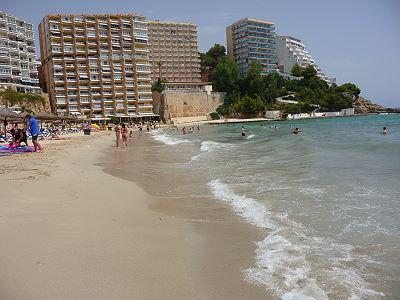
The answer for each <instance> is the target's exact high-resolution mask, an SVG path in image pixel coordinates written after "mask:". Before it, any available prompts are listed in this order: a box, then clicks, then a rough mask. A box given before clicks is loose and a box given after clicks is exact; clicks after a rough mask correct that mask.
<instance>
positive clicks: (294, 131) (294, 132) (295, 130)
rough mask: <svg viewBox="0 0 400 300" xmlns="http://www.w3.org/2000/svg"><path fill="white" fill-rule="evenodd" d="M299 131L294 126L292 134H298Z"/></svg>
mask: <svg viewBox="0 0 400 300" xmlns="http://www.w3.org/2000/svg"><path fill="white" fill-rule="evenodd" d="M300 132H301V129H300V128H297V127H296V128H295V129H294V130H293V131H292V134H299V133H300Z"/></svg>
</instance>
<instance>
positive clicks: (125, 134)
mask: <svg viewBox="0 0 400 300" xmlns="http://www.w3.org/2000/svg"><path fill="white" fill-rule="evenodd" d="M121 134H122V142H123V144H124V147H128V128H126V126H125V123H122V128H121Z"/></svg>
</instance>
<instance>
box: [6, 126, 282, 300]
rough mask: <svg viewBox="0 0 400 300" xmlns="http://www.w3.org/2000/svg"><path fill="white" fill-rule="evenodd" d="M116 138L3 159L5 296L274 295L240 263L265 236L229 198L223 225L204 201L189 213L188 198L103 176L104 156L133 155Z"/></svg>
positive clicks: (52, 145) (82, 141) (63, 143)
mask: <svg viewBox="0 0 400 300" xmlns="http://www.w3.org/2000/svg"><path fill="white" fill-rule="evenodd" d="M113 137H114V136H113V135H112V134H109V133H108V132H107V133H104V134H95V135H92V136H88V137H82V138H78V139H76V140H75V139H74V140H70V141H60V142H58V141H57V142H56V143H49V145H48V147H46V150H45V152H44V153H30V154H28V155H19V156H14V157H9V156H8V157H5V158H0V159H2V160H3V161H4V163H3V161H2V168H1V172H0V188H1V189H2V192H3V195H7V197H2V199H1V201H2V206H1V208H0V225H1V226H0V236H1V238H2V240H3V241H6V242H5V243H4V245H3V247H1V248H0V265H1V269H2V271H1V273H0V276H1V278H2V279H1V281H0V298H2V299H10V298H13V299H15V298H18V299H26V298H29V299H49V298H58V299H66V298H69V299H70V298H96V299H111V298H119V299H132V298H163V299H177V298H186V299H204V298H218V299H232V298H234V297H239V298H243V297H250V298H252V299H265V298H266V297H267V298H268V296H267V295H268V294H267V291H266V290H265V289H264V287H260V286H257V285H253V284H250V283H248V282H246V281H244V279H243V274H242V271H241V268H240V267H239V266H241V267H250V266H251V265H252V264H253V263H254V261H253V258H252V257H253V256H254V252H252V251H254V249H255V244H254V241H255V240H257V239H254V236H257V235H260V234H261V233H260V232H258V233H257V231H256V230H254V228H252V227H251V226H249V225H248V224H245V223H244V222H241V221H240V220H239V218H238V217H237V216H235V215H233V213H231V212H229V209H228V208H226V207H225V208H223V207H222V205H220V204H217V206H220V209H222V210H223V211H225V212H224V215H223V214H221V215H220V217H221V218H222V221H221V220H220V219H218V220H214V221H215V222H214V221H213V222H203V221H204V219H202V218H199V215H198V213H204V212H202V211H199V210H198V209H196V207H191V208H190V211H186V213H183V214H182V212H183V211H184V210H185V209H186V208H187V207H185V205H184V203H185V202H182V201H176V202H171V201H164V200H165V199H156V198H154V197H153V196H151V195H149V194H148V193H147V192H146V191H145V190H144V189H143V188H141V187H140V186H139V185H137V184H136V183H134V182H132V181H127V180H125V179H122V178H121V176H118V177H116V176H111V175H109V174H107V172H103V170H102V167H100V166H99V164H101V163H102V159H103V158H104V155H108V154H109V153H110V151H112V152H113V153H114V154H115V156H116V157H122V156H124V155H125V154H127V153H128V152H127V151H125V150H115V149H113V148H112V146H111V145H113V142H114V141H113ZM144 141H145V138H142V140H141V141H136V142H137V144H138V145H139V144H142V143H143V142H144ZM143 153H145V152H143ZM10 183H12V184H10ZM202 208H203V209H204V207H202ZM224 221H227V222H224ZM233 230H234V231H233ZM232 231H233V232H236V233H237V234H235V235H233V234H232ZM238 236H240V237H242V236H243V237H244V240H241V239H240V238H238ZM232 247H233V249H232ZM270 298H274V297H270Z"/></svg>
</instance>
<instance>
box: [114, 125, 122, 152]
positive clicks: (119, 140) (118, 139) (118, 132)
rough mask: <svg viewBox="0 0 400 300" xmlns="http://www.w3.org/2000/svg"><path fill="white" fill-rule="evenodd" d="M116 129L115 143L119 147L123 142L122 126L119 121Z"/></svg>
mask: <svg viewBox="0 0 400 300" xmlns="http://www.w3.org/2000/svg"><path fill="white" fill-rule="evenodd" d="M114 131H115V143H116V146H117V148H118V147H119V144H120V142H121V126H119V123H117V124H116V125H115V128H114Z"/></svg>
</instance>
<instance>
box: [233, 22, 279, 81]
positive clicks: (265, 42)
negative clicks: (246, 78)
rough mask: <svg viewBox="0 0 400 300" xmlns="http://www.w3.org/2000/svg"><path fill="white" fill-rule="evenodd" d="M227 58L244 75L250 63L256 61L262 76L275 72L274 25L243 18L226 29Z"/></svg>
mask: <svg viewBox="0 0 400 300" xmlns="http://www.w3.org/2000/svg"><path fill="white" fill-rule="evenodd" d="M226 40H227V52H228V57H230V58H231V59H233V60H234V61H235V62H236V64H237V65H238V66H239V70H240V73H241V74H245V73H246V72H247V71H248V70H249V68H250V66H251V62H253V61H258V62H259V63H260V64H261V65H262V67H263V71H262V72H263V74H267V73H269V72H276V70H277V59H276V48H275V24H274V23H272V22H268V21H262V20H256V19H251V18H245V19H242V20H239V21H237V22H236V23H234V24H232V25H230V26H228V27H227V28H226Z"/></svg>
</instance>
